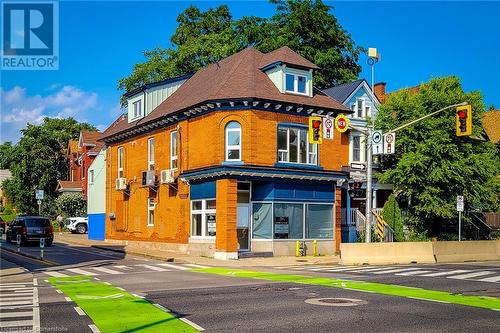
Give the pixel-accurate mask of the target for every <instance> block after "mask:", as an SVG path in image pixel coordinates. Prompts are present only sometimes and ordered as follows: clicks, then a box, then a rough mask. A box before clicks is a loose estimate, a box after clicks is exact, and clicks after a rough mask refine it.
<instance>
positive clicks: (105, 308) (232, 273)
mask: <svg viewBox="0 0 500 333" xmlns="http://www.w3.org/2000/svg"><path fill="white" fill-rule="evenodd" d="M184 273H185V274H191V275H193V277H194V279H196V277H197V276H205V277H207V276H208V277H213V278H214V279H218V278H224V279H226V280H229V281H231V280H232V281H235V284H234V285H237V284H238V282H239V281H243V280H245V281H248V280H255V281H256V282H259V283H262V282H270V283H286V284H295V285H308V286H320V287H326V288H332V289H338V290H345V291H349V292H351V293H352V292H355V293H359V294H360V295H362V293H370V294H373V295H381V296H385V297H397V298H398V299H408V300H418V301H422V302H430V303H432V305H433V306H439V303H442V305H443V306H444V304H448V305H458V306H460V307H472V308H478V309H483V310H486V311H495V312H496V311H500V299H499V298H495V297H486V296H469V295H460V294H453V293H449V292H445V291H438V290H430V289H424V288H416V287H407V286H401V285H397V284H384V283H376V282H365V281H360V280H352V279H339V278H331V277H321V276H314V275H306V274H291V273H289V274H283V273H276V272H269V271H261V270H247V269H235V268H222V267H210V268H195V269H192V270H190V271H186V272H184ZM158 276H160V273H158ZM101 278H102V279H103V280H108V281H110V282H111V283H112V284H111V283H109V282H104V281H102V280H96V279H95V278H93V277H89V276H73V277H69V278H68V277H66V278H49V279H48V281H49V283H50V284H52V285H53V286H54V287H55V288H57V289H58V290H61V291H62V292H63V293H64V294H65V295H66V296H67V297H69V298H70V299H71V300H72V301H73V302H75V303H76V304H77V305H78V306H79V307H80V308H81V309H82V310H83V311H84V312H85V313H86V314H87V315H88V316H89V318H90V319H91V320H92V321H93V322H94V324H95V325H96V326H97V328H98V329H99V330H100V331H101V332H129V331H134V332H196V331H198V330H200V329H201V327H200V326H197V325H196V324H194V326H191V325H189V324H187V323H186V322H185V321H183V320H182V319H183V318H182V316H179V315H176V314H173V313H170V312H168V310H167V309H165V308H163V307H158V306H155V305H154V304H152V303H151V302H150V301H148V300H147V299H144V298H142V297H140V296H137V295H134V294H131V293H129V292H127V291H125V289H122V288H120V287H119V286H118V285H120V282H119V281H115V282H116V283H115V282H113V278H116V277H115V276H104V277H101ZM128 283H133V281H128ZM229 284H231V283H230V282H229ZM124 287H125V286H124ZM191 287H193V286H192V285H190V283H189V281H188V279H186V289H189V288H191ZM168 289H169V284H168V283H166V284H165V290H168ZM192 292H193V293H196V291H195V290H193V291H192ZM145 294H146V298H149V296H151V297H153V296H154V293H151V294H150V293H148V292H146V293H145ZM359 298H363V297H362V296H360V297H359ZM172 301H173V300H172V299H170V300H168V299H167V300H166V301H165V303H164V304H163V305H164V306H166V307H170V303H169V302H172ZM173 303H176V302H173ZM271 306H272V304H271ZM199 311H200V312H207V311H211V310H210V309H204V308H199ZM196 312H197V311H194V312H193V315H195V314H196ZM193 318H196V316H194V317H193ZM188 322H189V321H188ZM195 322H196V323H197V324H200V325H202V326H204V322H197V321H196V320H195Z"/></svg>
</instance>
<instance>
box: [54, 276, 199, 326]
mask: <svg viewBox="0 0 500 333" xmlns="http://www.w3.org/2000/svg"><path fill="white" fill-rule="evenodd" d="M48 280H49V282H50V283H51V284H52V285H53V286H54V287H55V288H57V289H59V290H61V291H62V292H63V293H64V294H66V295H67V296H68V297H69V298H71V300H72V301H73V302H75V303H76V304H78V306H79V307H80V308H81V309H83V311H85V313H86V314H87V315H88V316H89V317H90V318H91V319H92V321H93V322H94V324H95V325H96V326H97V327H98V328H99V330H100V331H101V332H103V333H111V332H113V333H114V332H198V331H197V330H195V329H194V328H193V327H191V326H190V325H188V324H186V323H184V322H183V321H181V320H179V319H177V318H176V317H175V316H174V315H172V314H170V313H166V312H164V311H162V310H160V309H159V308H157V307H155V306H154V305H152V304H151V303H149V302H148V301H147V300H145V299H142V298H139V297H135V296H132V295H130V294H129V293H127V292H125V291H123V290H121V289H118V288H116V287H114V286H111V285H109V284H106V283H104V282H99V281H95V280H94V279H92V278H91V277H89V276H70V277H51V278H49V279H48Z"/></svg>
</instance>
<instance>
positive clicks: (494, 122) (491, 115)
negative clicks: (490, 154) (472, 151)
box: [482, 110, 500, 144]
mask: <svg viewBox="0 0 500 333" xmlns="http://www.w3.org/2000/svg"><path fill="white" fill-rule="evenodd" d="M482 122H483V128H484V131H485V132H486V135H488V138H489V139H490V141H491V142H493V143H494V144H498V143H499V142H500V110H491V111H488V112H485V113H484V115H483V118H482Z"/></svg>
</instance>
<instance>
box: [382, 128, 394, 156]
mask: <svg viewBox="0 0 500 333" xmlns="http://www.w3.org/2000/svg"><path fill="white" fill-rule="evenodd" d="M395 148H396V133H394V132H389V133H387V134H384V154H394V151H395V150H396V149H395Z"/></svg>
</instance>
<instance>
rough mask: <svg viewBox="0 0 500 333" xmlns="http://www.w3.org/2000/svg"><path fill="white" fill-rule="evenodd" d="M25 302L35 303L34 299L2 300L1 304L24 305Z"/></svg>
mask: <svg viewBox="0 0 500 333" xmlns="http://www.w3.org/2000/svg"><path fill="white" fill-rule="evenodd" d="M24 304H33V299H30V300H23V301H9V302H2V301H0V306H4V305H24Z"/></svg>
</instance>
